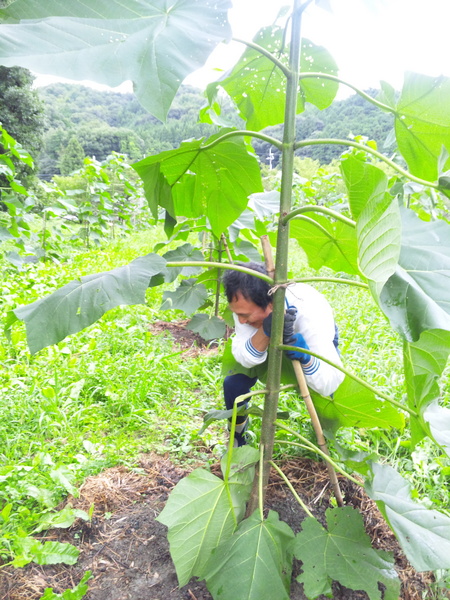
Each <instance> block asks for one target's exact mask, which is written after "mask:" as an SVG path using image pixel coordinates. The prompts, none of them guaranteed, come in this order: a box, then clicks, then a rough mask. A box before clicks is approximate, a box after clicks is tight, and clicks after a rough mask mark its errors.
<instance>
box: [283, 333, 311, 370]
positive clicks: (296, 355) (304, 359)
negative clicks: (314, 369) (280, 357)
mask: <svg viewBox="0 0 450 600" xmlns="http://www.w3.org/2000/svg"><path fill="white" fill-rule="evenodd" d="M283 343H284V344H286V346H300V347H301V348H305V350H309V346H308V344H307V343H306V342H305V338H304V337H303V336H302V334H301V333H294V334H292V337H291V338H290V339H287V340H283ZM285 352H286V356H287V357H288V358H290V359H291V360H299V361H300V362H301V364H302V365H306V364H307V363H309V361H310V360H311V356H310V355H309V354H305V353H304V352H300V351H299V352H297V351H295V350H286V351H285Z"/></svg>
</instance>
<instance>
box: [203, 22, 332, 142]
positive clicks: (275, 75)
mask: <svg viewBox="0 0 450 600" xmlns="http://www.w3.org/2000/svg"><path fill="white" fill-rule="evenodd" d="M253 41H254V43H256V44H258V46H261V47H262V48H264V49H265V50H267V51H268V52H270V53H271V54H272V55H274V56H275V57H276V58H277V59H278V60H279V61H280V62H282V63H283V64H284V65H285V66H287V64H288V58H287V57H288V54H287V53H288V51H289V47H284V43H285V40H284V29H283V28H281V27H278V26H274V27H265V28H263V29H261V30H260V31H259V32H258V33H257V35H256V36H255V38H254V40H253ZM300 70H301V72H302V73H308V72H310V73H311V72H319V73H326V74H328V75H337V67H336V63H335V62H334V60H333V58H332V57H331V55H330V54H329V52H328V51H327V50H326V49H325V48H323V47H321V46H316V45H315V44H313V43H312V42H310V41H309V40H306V39H305V40H303V44H302V53H301V60H300ZM219 86H221V87H222V88H223V89H225V91H226V92H227V93H228V94H229V95H230V96H231V98H232V99H233V100H234V102H235V103H236V105H237V107H238V109H239V112H240V115H241V117H242V118H243V119H244V120H245V121H246V122H247V127H248V128H249V129H252V130H256V131H260V130H261V129H264V128H265V127H268V126H269V125H277V124H279V123H282V122H283V121H284V110H285V106H284V103H285V91H286V76H285V75H284V74H283V72H282V71H281V70H280V69H279V68H278V67H277V66H276V65H275V64H274V63H273V61H272V60H270V58H268V57H267V56H265V55H263V54H261V53H260V52H259V51H258V50H257V49H254V48H247V49H246V50H245V52H244V53H243V55H242V56H241V58H240V59H239V62H238V63H237V64H236V66H235V67H234V69H233V70H232V71H231V73H230V74H229V75H227V76H226V77H225V78H224V79H222V80H221V81H219V82H217V83H214V84H210V86H209V96H210V98H212V97H214V93H213V90H217V88H218V87H219ZM337 89H338V84H337V83H335V82H334V81H330V80H327V79H323V78H322V79H320V78H305V79H302V80H301V82H300V91H299V95H298V103H297V112H298V113H301V112H303V110H304V108H305V102H310V103H312V104H314V105H315V106H317V107H318V108H321V109H323V108H326V107H327V106H329V105H330V104H331V102H332V101H333V99H334V97H335V95H336V92H337Z"/></svg>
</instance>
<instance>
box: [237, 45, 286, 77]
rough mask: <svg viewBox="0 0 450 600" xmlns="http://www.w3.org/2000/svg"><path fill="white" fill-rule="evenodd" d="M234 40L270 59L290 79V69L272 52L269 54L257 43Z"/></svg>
mask: <svg viewBox="0 0 450 600" xmlns="http://www.w3.org/2000/svg"><path fill="white" fill-rule="evenodd" d="M232 40H233V42H238V43H239V44H244V46H247V47H248V48H252V49H253V50H256V52H259V53H260V54H262V55H263V56H265V57H266V58H268V59H269V60H270V61H272V62H273V64H274V65H275V66H276V67H278V68H279V69H280V71H282V72H283V73H284V74H285V75H286V77H289V68H288V67H287V66H286V65H285V64H284V63H282V62H281V60H278V58H277V57H276V56H274V55H273V54H272V53H271V52H269V50H266V49H265V48H263V47H262V46H260V45H259V44H255V42H249V41H246V40H241V39H240V38H232Z"/></svg>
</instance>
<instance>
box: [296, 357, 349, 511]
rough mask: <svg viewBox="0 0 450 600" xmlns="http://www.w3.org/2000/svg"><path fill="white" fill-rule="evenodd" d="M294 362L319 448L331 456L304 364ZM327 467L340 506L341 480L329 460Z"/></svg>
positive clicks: (301, 393) (341, 504)
mask: <svg viewBox="0 0 450 600" xmlns="http://www.w3.org/2000/svg"><path fill="white" fill-rule="evenodd" d="M292 364H293V366H294V371H295V376H296V377H297V381H298V387H299V388H300V395H301V397H302V398H303V400H304V402H305V404H306V408H307V409H308V412H309V416H310V417H311V423H312V426H313V427H314V431H315V434H316V437H317V442H318V444H319V448H320V449H321V450H322V452H323V453H324V454H326V455H327V456H330V452H329V450H328V446H327V443H326V441H325V437H324V435H323V430H322V425H321V424H320V421H319V417H318V415H317V411H316V407H315V406H314V404H313V401H312V399H311V394H310V393H309V389H308V385H307V384H306V379H305V374H304V373H303V369H302V365H301V364H300V362H299V361H298V360H293V361H292ZM327 469H328V476H329V477H330V482H331V486H332V488H333V491H334V495H335V497H336V502H337V503H338V505H339V506H343V505H344V499H343V498H342V493H341V488H340V487H339V481H338V478H337V475H336V471H335V470H334V469H333V467H332V465H330V463H329V462H328V461H327Z"/></svg>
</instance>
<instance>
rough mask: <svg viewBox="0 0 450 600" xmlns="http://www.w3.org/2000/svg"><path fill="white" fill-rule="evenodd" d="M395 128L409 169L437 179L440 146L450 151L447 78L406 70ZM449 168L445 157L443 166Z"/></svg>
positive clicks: (427, 177) (448, 88)
mask: <svg viewBox="0 0 450 600" xmlns="http://www.w3.org/2000/svg"><path fill="white" fill-rule="evenodd" d="M395 132H396V137H397V143H398V147H399V150H400V152H401V153H402V155H403V157H404V159H405V160H406V162H407V164H408V167H409V169H410V171H411V173H413V174H414V175H416V176H418V177H421V178H423V179H426V180H428V181H436V180H437V178H438V175H439V174H440V173H439V172H438V164H439V157H440V155H441V152H442V147H443V146H444V147H445V148H446V149H447V151H449V152H450V78H448V77H443V76H440V77H430V76H428V75H421V74H418V73H406V75H405V82H404V86H403V90H402V93H401V96H400V99H399V101H398V104H397V109H396V119H395ZM449 168H450V160H449V159H448V160H447V162H446V165H445V166H444V169H442V170H446V169H449Z"/></svg>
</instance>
